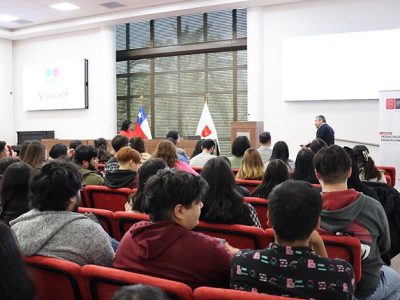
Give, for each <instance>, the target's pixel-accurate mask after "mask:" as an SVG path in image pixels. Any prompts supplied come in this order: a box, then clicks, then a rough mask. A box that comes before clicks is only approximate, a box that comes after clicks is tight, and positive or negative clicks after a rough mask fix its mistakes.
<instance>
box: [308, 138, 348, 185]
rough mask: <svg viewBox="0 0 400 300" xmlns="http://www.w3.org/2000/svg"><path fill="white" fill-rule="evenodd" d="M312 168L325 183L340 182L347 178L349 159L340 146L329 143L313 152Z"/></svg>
mask: <svg viewBox="0 0 400 300" xmlns="http://www.w3.org/2000/svg"><path fill="white" fill-rule="evenodd" d="M313 163H314V168H315V170H316V171H317V172H318V174H319V175H320V176H321V178H322V180H323V181H324V182H325V183H331V184H332V183H340V182H343V181H346V180H347V178H348V171H349V169H350V167H351V159H350V157H349V155H348V154H347V153H346V151H344V150H343V148H342V147H340V146H337V145H330V146H329V147H324V148H322V149H321V150H319V151H318V153H317V154H315V156H314V159H313Z"/></svg>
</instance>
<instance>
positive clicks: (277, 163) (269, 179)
mask: <svg viewBox="0 0 400 300" xmlns="http://www.w3.org/2000/svg"><path fill="white" fill-rule="evenodd" d="M287 179H289V170H288V166H287V164H285V162H284V161H282V160H280V159H274V160H271V161H270V162H269V163H268V166H267V169H266V170H265V173H264V177H263V180H262V182H261V184H260V185H259V186H258V187H257V188H256V189H255V190H254V191H253V193H252V194H251V196H252V197H259V198H264V199H268V197H269V194H270V193H271V191H272V189H273V188H274V187H275V186H277V185H278V184H280V183H281V182H283V181H285V180H287Z"/></svg>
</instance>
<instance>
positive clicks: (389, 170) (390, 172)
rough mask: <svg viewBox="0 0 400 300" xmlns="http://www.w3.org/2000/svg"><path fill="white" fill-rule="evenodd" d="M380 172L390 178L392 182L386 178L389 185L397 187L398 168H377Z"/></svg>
mask: <svg viewBox="0 0 400 300" xmlns="http://www.w3.org/2000/svg"><path fill="white" fill-rule="evenodd" d="M376 167H377V168H378V169H379V170H382V171H383V172H385V175H387V176H389V177H390V180H388V178H387V177H386V181H387V184H388V185H391V186H393V187H394V186H395V185H396V168H395V167H390V166H376Z"/></svg>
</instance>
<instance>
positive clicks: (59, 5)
mask: <svg viewBox="0 0 400 300" xmlns="http://www.w3.org/2000/svg"><path fill="white" fill-rule="evenodd" d="M50 7H51V8H54V9H58V10H62V11H70V10H75V9H79V8H80V7H79V6H77V5H75V4H72V3H69V2H60V3H56V4H53V5H50Z"/></svg>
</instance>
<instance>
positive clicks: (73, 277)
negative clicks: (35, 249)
mask: <svg viewBox="0 0 400 300" xmlns="http://www.w3.org/2000/svg"><path fill="white" fill-rule="evenodd" d="M24 260H25V263H26V264H27V266H28V270H29V271H30V273H31V274H32V277H33V280H34V282H35V286H36V296H37V297H38V299H40V300H54V299H56V300H85V299H89V298H88V297H87V294H86V289H85V284H84V281H83V277H82V272H81V271H82V268H81V266H79V265H78V264H76V263H73V262H70V261H67V260H63V259H57V258H51V257H44V256H31V257H24Z"/></svg>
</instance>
